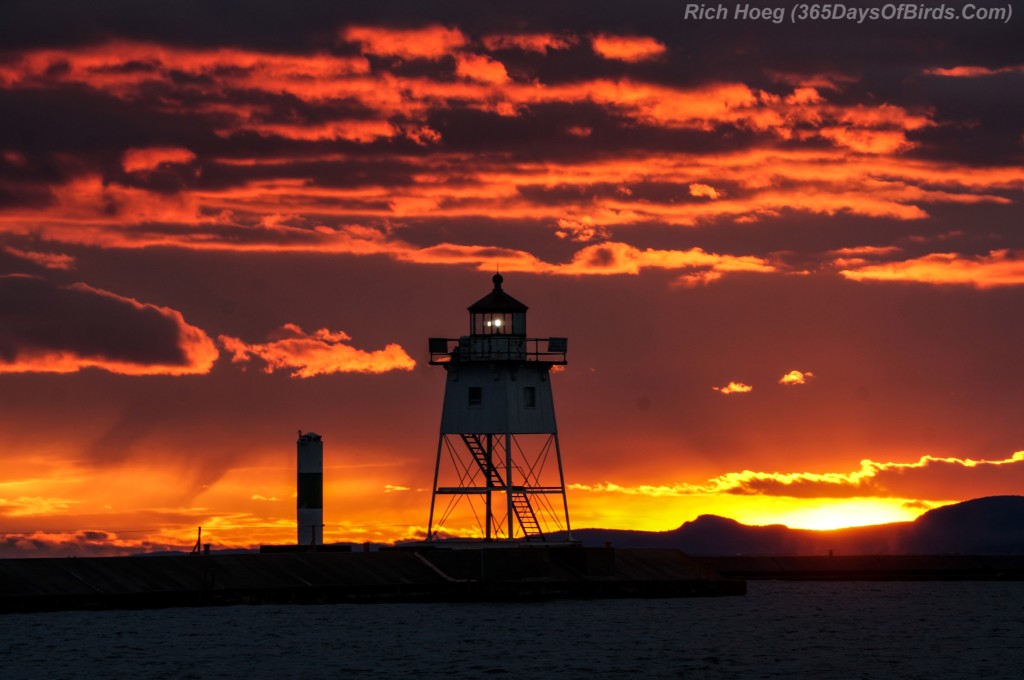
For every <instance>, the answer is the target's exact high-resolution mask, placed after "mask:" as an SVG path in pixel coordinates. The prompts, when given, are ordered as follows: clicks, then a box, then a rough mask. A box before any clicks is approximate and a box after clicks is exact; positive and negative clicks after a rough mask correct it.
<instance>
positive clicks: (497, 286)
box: [491, 274, 505, 290]
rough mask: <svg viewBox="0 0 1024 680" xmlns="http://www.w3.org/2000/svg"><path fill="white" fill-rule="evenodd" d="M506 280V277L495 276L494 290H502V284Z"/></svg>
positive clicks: (493, 278)
mask: <svg viewBox="0 0 1024 680" xmlns="http://www.w3.org/2000/svg"><path fill="white" fill-rule="evenodd" d="M504 280H505V277H504V276H502V275H501V274H495V275H494V276H493V277H492V278H491V281H494V290H501V282H502V281H504Z"/></svg>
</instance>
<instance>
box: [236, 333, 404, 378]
mask: <svg viewBox="0 0 1024 680" xmlns="http://www.w3.org/2000/svg"><path fill="white" fill-rule="evenodd" d="M277 336H278V337H277V338H276V339H273V340H271V341H269V342H266V343H262V344H258V343H257V344H249V343H246V342H243V341H242V340H240V339H239V338H233V337H230V336H227V335H221V336H220V337H219V338H218V340H220V343H221V344H222V345H223V346H224V348H225V349H226V350H228V351H229V352H231V353H232V357H231V361H232V363H236V364H244V363H247V362H249V361H250V359H252V358H254V357H255V358H259V359H262V360H263V361H264V362H266V364H267V365H266V367H265V368H264V371H265V372H267V373H273V372H274V370H276V369H279V368H282V369H293V370H292V373H291V376H292V377H293V378H311V377H313V376H317V375H329V374H331V373H386V372H388V371H395V370H402V371H411V370H412V369H413V368H414V367H415V366H416V362H415V361H413V360H412V358H411V357H410V356H409V355H408V354H407V353H406V352H405V350H404V349H402V348H401V346H399V345H396V344H393V343H392V344H389V345H387V346H386V347H384V349H382V350H376V351H373V352H367V351H365V350H361V349H357V348H355V347H352V346H351V345H348V344H345V343H346V341H348V340H351V339H352V338H351V337H349V336H348V334H346V333H344V332H342V331H330V330H328V329H326V328H321V329H320V330H318V331H316V332H314V333H312V334H307V333H306V332H305V331H303V330H302V329H301V328H300V327H299V326H297V325H295V324H290V323H289V324H285V325H284V326H282V327H281V330H280V331H279V333H278V334H277Z"/></svg>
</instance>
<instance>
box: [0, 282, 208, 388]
mask: <svg viewBox="0 0 1024 680" xmlns="http://www.w3.org/2000/svg"><path fill="white" fill-rule="evenodd" d="M0 318H2V319H3V324H2V326H0V368H2V370H4V371H15V372H22V371H27V372H33V371H48V370H56V371H59V372H65V371H77V370H79V369H81V368H83V367H87V366H95V367H99V368H106V369H107V370H111V371H114V372H118V373H193V372H206V371H209V369H210V366H211V365H212V362H213V359H215V358H216V356H217V351H216V349H215V348H214V347H213V345H212V342H211V341H210V339H209V337H207V336H206V334H205V333H203V332H202V331H200V330H199V329H197V328H195V327H192V326H189V325H187V324H186V323H185V322H184V320H183V319H182V317H181V315H180V314H178V313H177V312H174V311H173V310H168V309H166V308H160V307H155V306H153V305H145V304H140V303H138V302H136V301H134V300H130V299H128V298H123V297H120V296H117V295H114V294H112V293H108V292H106V291H101V290H98V289H96V288H92V287H90V286H87V285H84V284H74V285H70V286H61V285H55V284H53V283H51V282H49V281H46V280H44V279H41V278H37V277H32V276H23V275H7V276H0Z"/></svg>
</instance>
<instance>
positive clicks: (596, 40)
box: [591, 34, 665, 63]
mask: <svg viewBox="0 0 1024 680" xmlns="http://www.w3.org/2000/svg"><path fill="white" fill-rule="evenodd" d="M591 44H592V45H593V47H594V51H595V52H597V53H598V54H599V55H601V56H602V57H604V58H605V59H616V60H618V61H626V62H630V63H635V62H640V61H647V60H649V59H655V58H657V57H659V56H661V55H662V54H664V53H665V46H664V45H663V44H662V43H660V42H658V41H657V40H655V39H654V38H648V37H645V36H624V35H607V34H600V35H595V36H594V37H593V38H592V39H591Z"/></svg>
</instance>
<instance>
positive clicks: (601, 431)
mask: <svg viewBox="0 0 1024 680" xmlns="http://www.w3.org/2000/svg"><path fill="white" fill-rule="evenodd" d="M16 4H17V7H11V8H4V9H3V10H0V33H4V34H5V39H4V40H3V41H2V42H0V45H2V48H0V119H2V122H3V125H0V412H2V413H3V414H4V418H3V419H2V422H0V458H2V461H3V466H2V469H0V534H2V535H3V543H2V544H0V557H4V556H28V555H60V556H65V555H70V554H79V555H86V554H104V555H106V554H124V553H126V552H133V551H155V550H164V549H181V550H188V549H191V547H192V545H193V544H194V542H195V539H196V533H197V528H198V527H199V526H202V527H203V535H204V537H205V538H204V540H209V542H211V543H213V544H214V545H215V546H217V547H218V548H226V547H252V546H256V545H259V544H260V543H269V542H288V541H291V540H294V523H295V510H296V509H295V504H296V498H295V467H294V466H295V432H296V431H297V430H300V429H302V430H305V431H316V432H318V433H321V434H323V436H324V440H323V441H324V447H325V448H324V460H325V485H326V488H325V503H324V514H325V524H326V526H325V530H324V534H325V536H326V538H327V540H329V541H347V542H356V543H361V542H365V541H372V542H378V543H379V542H391V541H396V540H401V539H407V538H422V537H423V536H424V534H425V532H426V524H427V519H428V517H427V513H428V509H429V505H430V483H431V474H432V470H433V468H432V466H433V463H434V455H435V452H436V446H437V432H438V419H439V416H440V408H441V400H442V395H443V390H444V385H445V382H444V369H443V368H441V367H438V366H431V365H430V355H429V353H428V352H427V339H428V338H432V337H435V338H440V337H447V338H457V337H459V336H460V335H465V334H466V333H467V332H468V317H467V313H466V307H467V305H469V304H471V303H472V302H473V301H474V300H477V299H479V298H480V297H481V296H482V295H484V294H485V293H486V292H487V291H488V290H489V287H490V277H491V276H492V275H493V274H494V272H495V271H500V272H501V273H502V275H503V276H505V286H506V289H507V290H508V291H509V292H510V294H512V295H514V296H515V297H516V298H517V299H519V300H521V301H523V302H524V303H525V304H526V305H528V306H529V329H530V331H529V335H530V337H548V336H554V337H567V338H569V339H570V342H569V347H570V351H569V352H568V356H567V358H568V364H567V365H566V366H565V367H561V366H559V367H557V368H558V370H557V371H553V372H552V378H551V384H552V387H553V392H554V395H555V397H554V398H555V403H556V411H557V414H558V426H559V432H560V437H561V448H562V453H563V457H564V460H565V475H566V484H567V487H568V494H569V503H570V515H571V517H572V523H573V526H574V527H577V528H584V527H590V528H595V527H597V528H622V529H647V530H656V531H664V530H668V529H673V528H676V527H678V526H680V525H681V524H683V523H684V522H687V521H691V520H693V519H694V518H696V517H698V516H700V515H702V514H716V515H721V516H724V517H729V518H732V519H735V520H738V521H741V522H744V523H747V524H753V525H765V524H780V523H781V524H786V525H788V526H791V527H794V528H805V529H834V528H838V527H846V526H863V525H869V524H878V523H886V522H898V521H910V520H913V519H914V518H916V517H917V516H919V515H920V514H921V513H923V512H925V511H927V510H929V509H932V508H936V507H940V506H942V505H945V504H949V503H954V502H958V501H964V500H968V499H971V498H977V497H982V496H988V495H1000V494H1020V493H1021V492H1022V490H1024V421H1022V419H1021V418H1020V408H1021V405H1022V404H1024V363H1022V362H1021V361H1020V348H1021V347H1022V346H1024V321H1022V318H1021V315H1020V313H1019V310H1021V309H1022V308H1024V297H1022V296H1024V236H1022V233H1021V229H1020V227H1021V225H1022V224H1024V213H1022V211H1021V201H1022V199H1024V128H1022V124H1021V121H1022V120H1024V117H1022V116H1021V115H1020V112H1021V110H1022V106H1021V104H1024V102H1022V101H1021V99H1022V97H1024V87H1021V86H1022V85H1024V67H1022V64H1024V54H1022V53H1021V49H1020V48H1019V45H1020V40H1019V35H1018V34H1019V29H1018V28H1015V27H1014V26H1013V22H1010V23H1008V24H1002V23H996V22H967V21H951V22H930V21H921V22H918V23H914V24H911V23H908V22H902V23H901V22H889V23H884V24H883V23H875V24H871V25H860V24H856V23H849V22H846V23H844V22H832V23H830V24H828V25H825V24H821V25H814V26H812V25H810V24H789V23H783V24H779V25H775V24H770V23H765V24H763V25H760V24H759V25H754V24H753V23H750V22H740V21H722V22H710V21H708V22H696V21H694V20H689V19H686V18H684V17H683V13H682V12H681V10H680V8H679V7H677V6H672V7H669V6H668V5H665V4H664V3H661V4H658V3H655V4H652V5H650V6H641V5H636V4H635V3H633V4H632V5H630V4H622V5H621V6H613V5H607V4H606V5H601V6H600V7H597V6H591V5H585V4H584V3H570V8H572V9H573V11H554V10H553V9H552V8H551V7H548V6H547V5H545V4H543V3H527V4H526V5H523V6H522V7H517V8H516V10H515V12H514V19H513V18H510V17H511V15H510V14H509V12H508V11H505V10H502V11H498V10H497V9H495V8H487V7H484V6H483V5H480V6H479V7H476V6H473V7H472V8H471V7H469V6H468V5H459V6H458V7H454V6H453V7H447V8H445V7H441V8H430V7H427V6H426V5H424V4H422V3H409V2H404V1H399V0H395V1H393V2H392V1H391V0H388V1H385V2H383V3H380V4H379V6H378V5H374V7H373V8H370V7H364V8H361V9H359V11H356V10H354V9H352V8H347V7H346V6H345V4H344V3H337V4H336V5H334V4H331V5H329V6H328V5H325V6H319V5H318V6H316V7H313V6H309V7H307V6H305V5H301V4H299V5H295V6H294V7H293V6H291V5H289V6H288V8H287V11H280V12H270V11H269V9H267V7H269V6H267V7H263V6H262V5H261V6H260V7H259V8H256V7H254V8H253V10H252V12H251V14H250V15H247V16H245V17H234V18H232V19H231V20H228V17H226V16H221V15H220V14H218V13H216V12H213V11H212V10H209V11H207V10H203V11H200V12H198V14H199V15H198V16H195V17H191V16H190V17H185V16H183V14H184V13H185V10H182V9H181V8H180V7H177V6H175V5H174V4H173V3H163V2H154V3H147V5H146V7H145V8H138V9H137V10H136V9H133V10H132V11H127V10H125V8H124V7H122V6H121V3H119V2H115V3H112V4H110V5H109V6H107V5H106V4H104V5H103V7H96V8H92V7H87V6H86V4H81V3H70V2H57V3H56V4H55V5H52V6H51V4H47V5H46V6H45V7H35V6H31V4H30V3H16ZM273 4H274V3H271V5H273ZM118 8H120V9H118ZM577 10H578V11H577ZM1015 21H1016V18H1015ZM1018 23H1019V22H1018ZM198 25H201V26H202V30H198V29H197V26H198ZM451 531H452V533H453V534H455V535H471V534H472V532H473V531H474V527H473V526H471V525H470V523H469V522H468V521H467V522H466V523H464V525H458V526H453V527H451Z"/></svg>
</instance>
